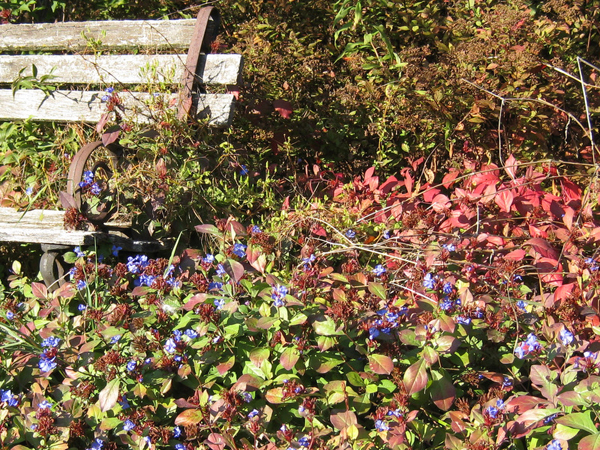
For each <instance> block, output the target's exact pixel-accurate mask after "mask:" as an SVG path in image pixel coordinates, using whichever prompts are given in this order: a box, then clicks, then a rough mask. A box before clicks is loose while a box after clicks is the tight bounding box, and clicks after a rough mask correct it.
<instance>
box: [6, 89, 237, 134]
mask: <svg viewBox="0 0 600 450" xmlns="http://www.w3.org/2000/svg"><path fill="white" fill-rule="evenodd" d="M105 95H106V93H105V92H104V91H60V90H59V91H54V92H52V93H51V94H50V95H46V94H45V93H44V92H43V91H41V90H35V89H22V90H19V91H17V92H16V93H15V96H14V97H13V94H12V91H11V90H10V89H3V90H0V120H26V119H29V118H31V119H32V120H36V121H51V122H88V123H97V122H98V121H99V120H100V118H101V117H102V114H104V113H106V111H107V109H106V102H103V101H102V97H103V96H105ZM119 99H120V101H121V103H122V107H123V109H122V110H121V109H119V113H120V114H121V115H122V116H123V118H124V119H125V120H131V121H133V122H137V123H153V122H156V120H157V119H160V114H163V110H164V108H165V105H166V106H167V109H168V107H171V108H173V110H175V109H176V107H177V100H178V94H149V93H146V92H120V93H119ZM233 109H234V96H233V95H232V94H199V95H198V108H197V117H198V118H199V119H202V118H206V117H209V121H208V123H209V125H210V126H215V127H221V126H227V125H229V124H230V123H231V120H232V118H233Z"/></svg>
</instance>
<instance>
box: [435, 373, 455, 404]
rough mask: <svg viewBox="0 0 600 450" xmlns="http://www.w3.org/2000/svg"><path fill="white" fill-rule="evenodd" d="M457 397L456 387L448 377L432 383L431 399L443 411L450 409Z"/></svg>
mask: <svg viewBox="0 0 600 450" xmlns="http://www.w3.org/2000/svg"><path fill="white" fill-rule="evenodd" d="M455 398H456V388H455V387H454V385H453V384H452V382H451V381H450V380H448V379H447V378H445V377H444V378H440V379H439V380H436V381H434V382H433V383H432V384H431V399H432V400H433V403H435V406H437V407H438V408H440V409H441V410H442V411H448V410H449V409H450V407H452V404H453V403H454V399H455Z"/></svg>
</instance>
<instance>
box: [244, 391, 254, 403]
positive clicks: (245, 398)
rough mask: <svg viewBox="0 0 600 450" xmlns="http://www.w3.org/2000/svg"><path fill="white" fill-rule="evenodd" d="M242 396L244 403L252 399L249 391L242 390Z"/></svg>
mask: <svg viewBox="0 0 600 450" xmlns="http://www.w3.org/2000/svg"><path fill="white" fill-rule="evenodd" d="M242 397H243V398H244V401H245V402H246V403H250V402H251V401H252V394H250V392H242Z"/></svg>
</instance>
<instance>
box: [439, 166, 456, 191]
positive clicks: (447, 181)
mask: <svg viewBox="0 0 600 450" xmlns="http://www.w3.org/2000/svg"><path fill="white" fill-rule="evenodd" d="M459 174H460V172H459V171H458V170H456V169H450V171H449V172H448V173H447V174H446V176H445V177H444V178H443V179H442V185H443V186H444V187H445V188H446V189H448V188H449V187H450V186H452V185H453V184H454V180H456V178H458V175H459Z"/></svg>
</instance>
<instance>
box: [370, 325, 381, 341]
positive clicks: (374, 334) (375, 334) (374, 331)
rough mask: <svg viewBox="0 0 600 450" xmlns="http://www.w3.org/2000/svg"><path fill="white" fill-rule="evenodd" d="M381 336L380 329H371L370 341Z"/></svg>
mask: <svg viewBox="0 0 600 450" xmlns="http://www.w3.org/2000/svg"><path fill="white" fill-rule="evenodd" d="M378 336H379V329H378V328H375V327H371V328H369V339H371V340H373V339H376V338H377V337H378Z"/></svg>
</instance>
